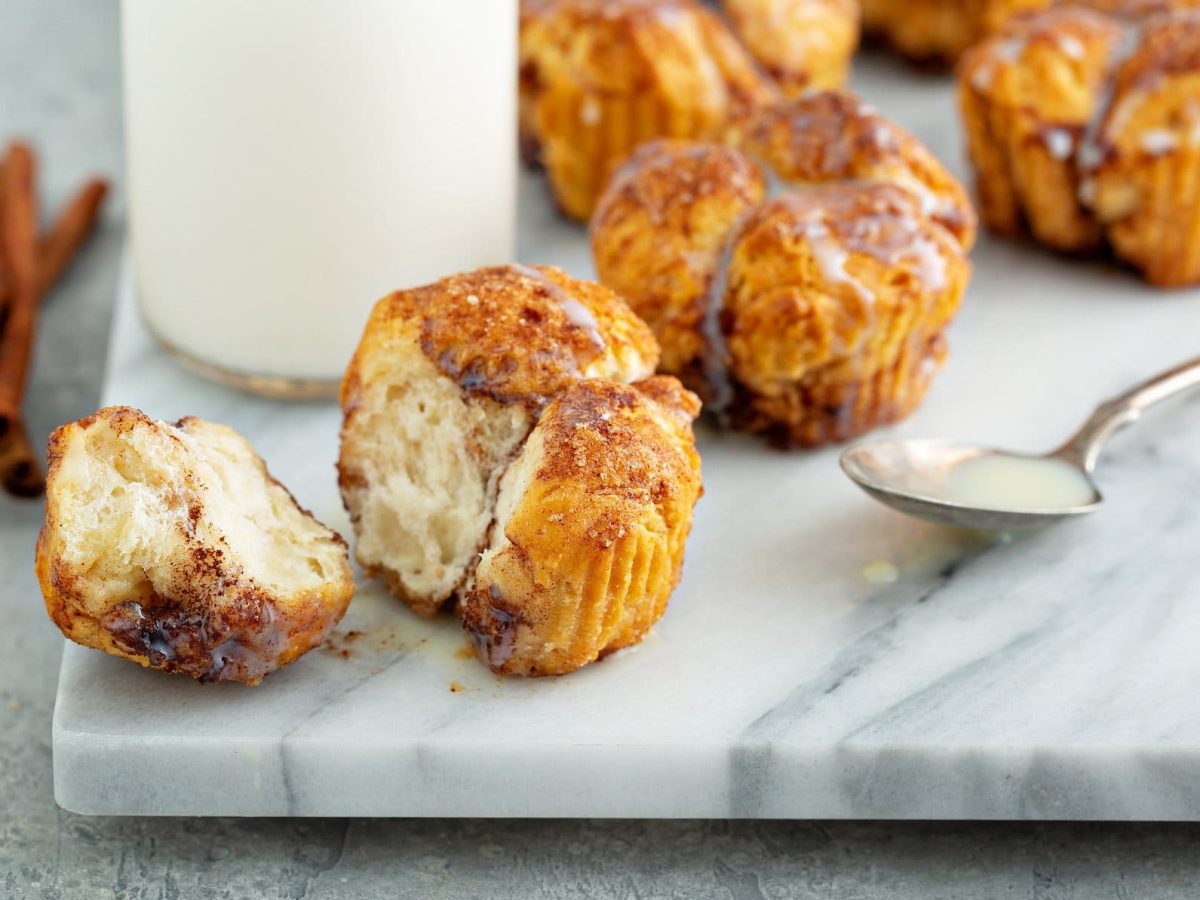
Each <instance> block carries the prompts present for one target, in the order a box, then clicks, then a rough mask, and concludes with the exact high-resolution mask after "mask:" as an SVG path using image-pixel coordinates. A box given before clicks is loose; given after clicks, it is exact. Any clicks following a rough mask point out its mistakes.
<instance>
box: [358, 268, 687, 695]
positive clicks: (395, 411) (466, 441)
mask: <svg viewBox="0 0 1200 900" xmlns="http://www.w3.org/2000/svg"><path fill="white" fill-rule="evenodd" d="M658 357H659V353H658V345H657V343H656V341H655V339H654V336H653V334H652V333H651V331H650V329H649V328H648V327H647V326H646V325H645V323H643V322H642V321H641V320H640V319H638V318H637V317H636V316H635V315H634V314H633V313H632V311H630V309H629V307H628V306H626V305H625V303H624V302H623V301H622V300H621V299H620V298H619V297H618V296H617V295H616V294H614V293H613V292H612V291H611V290H609V289H608V288H605V287H603V286H601V285H598V284H595V283H592V282H586V281H578V280H576V279H573V278H570V277H568V276H567V275H565V274H564V273H563V272H561V271H559V270H557V269H554V268H550V267H543V266H538V267H533V266H519V265H514V266H504V267H498V268H491V269H481V270H478V271H475V272H470V273H466V274H462V275H456V276H453V277H450V278H446V279H443V280H442V281H439V282H437V283H436V284H432V285H428V286H425V287H421V288H416V289H413V290H407V291H400V292H397V293H395V294H392V295H390V296H388V297H385V298H383V299H382V300H380V301H379V303H378V304H376V307H375V309H374V311H373V312H372V314H371V318H370V320H369V322H368V323H367V327H366V330H365V331H364V333H363V338H362V341H361V343H360V344H359V347H358V350H357V352H356V353H355V355H354V359H353V360H352V361H351V363H350V366H349V368H348V369H347V372H346V377H345V380H344V382H343V385H342V408H343V412H344V420H343V426H342V443H341V455H340V459H339V462H338V472H339V482H340V485H341V489H342V496H343V499H344V500H345V503H346V508H347V509H348V510H349V512H350V517H351V520H352V522H353V523H354V530H355V534H356V536H357V543H356V548H355V551H356V555H357V557H358V560H359V562H360V563H362V565H363V567H364V569H365V570H366V571H367V573H368V575H379V576H381V577H383V579H384V580H385V581H386V583H387V585H388V587H389V588H390V589H391V591H392V592H393V593H394V594H396V595H397V596H398V597H400V598H401V599H402V600H403V601H404V602H405V603H407V604H408V605H409V606H410V607H411V608H412V609H413V610H414V611H416V612H418V613H420V614H422V615H425V616H432V615H434V614H435V613H436V612H437V611H438V610H439V609H440V608H441V607H442V606H443V605H445V604H446V603H447V602H452V601H457V602H460V603H461V604H462V605H463V615H464V616H465V617H466V618H467V621H468V627H469V628H470V629H471V631H472V633H473V634H475V635H477V636H478V635H487V637H480V638H479V639H478V640H477V641H476V644H477V646H478V647H479V648H480V655H481V658H482V659H483V660H484V662H485V663H487V664H488V665H491V666H492V667H493V668H495V669H496V670H497V671H503V672H520V673H522V674H554V673H559V672H564V671H570V670H571V669H574V668H578V667H579V666H581V665H584V664H585V663H587V662H589V661H591V660H594V659H596V658H598V657H599V656H600V655H601V654H603V653H605V652H609V651H610V650H613V649H616V647H617V646H621V645H624V644H625V643H629V642H631V641H633V640H636V639H637V637H639V636H641V635H642V634H644V632H645V631H646V630H647V629H648V628H649V627H650V625H651V624H653V622H654V621H656V620H657V618H658V616H659V615H661V612H662V609H663V606H664V605H665V602H666V597H667V596H668V595H669V594H670V592H671V590H672V589H673V587H674V585H675V581H676V580H677V578H678V573H679V566H680V565H681V564H682V559H683V538H684V537H685V536H686V534H687V531H688V528H689V527H690V523H691V508H692V505H693V504H694V503H695V500H696V498H697V496H698V493H699V463H698V458H697V457H695V453H694V448H693V446H692V436H691V419H692V418H694V416H695V415H696V412H697V411H698V402H697V401H696V400H695V398H694V397H692V396H691V395H690V394H688V393H687V392H686V391H684V389H683V388H682V387H681V386H679V385H678V383H677V382H675V380H674V379H656V378H653V377H652V376H653V374H654V370H655V367H656V365H657V363H658ZM646 379H649V380H646ZM629 385H632V386H629ZM572 460H574V463H571V461H572ZM568 463H571V464H568ZM668 472H670V473H673V480H672V479H668V478H667V477H666V475H667V473H668ZM597 535H601V536H602V537H603V540H612V541H613V543H612V544H604V543H603V540H602V539H601V538H600V537H597ZM561 541H572V542H573V543H572V544H571V546H570V547H566V546H560V542H561ZM647 541H649V543H646V542H647ZM652 545H653V546H652ZM588 559H591V561H592V562H593V563H595V564H596V565H604V566H608V567H609V568H611V569H612V573H613V574H612V577H611V579H609V580H607V581H597V580H595V579H593V580H590V581H587V580H581V579H583V575H584V574H586V573H587V572H592V574H594V575H595V574H596V572H598V571H599V570H595V571H593V570H590V569H586V566H585V563H587V561H588ZM651 562H653V568H652V570H648V569H644V568H638V567H639V566H644V565H650V563H651ZM622 567H624V568H622ZM605 571H608V570H607V569H606V570H605ZM622 572H624V573H625V574H626V575H628V574H629V573H631V572H632V573H634V574H635V575H637V576H638V577H637V579H635V580H634V581H633V582H629V581H622V580H621V578H622V577H623V576H622V575H621V573H622ZM647 573H649V574H647ZM643 576H646V577H643ZM596 577H597V578H598V577H599V576H598V575H596ZM631 577H632V576H631ZM481 584H484V585H485V586H484V587H480V585H481ZM527 606H528V608H526V607H527ZM535 607H536V608H535ZM489 609H494V610H495V612H494V614H493V612H489ZM571 616H577V617H578V619H579V623H580V626H579V629H578V630H577V631H576V632H574V637H572V638H570V639H569V640H568V639H567V636H565V635H564V634H560V633H559V629H561V628H566V627H567V625H566V623H567V622H568V621H570V619H571ZM505 617H507V618H505ZM597 623H600V624H597ZM601 625H603V627H601ZM501 632H503V634H501ZM518 634H519V635H520V637H518ZM514 640H515V641H516V643H515V644H513V645H512V646H510V644H511V643H512V641H514ZM497 648H507V649H497Z"/></svg>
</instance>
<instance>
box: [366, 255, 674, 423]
mask: <svg viewBox="0 0 1200 900" xmlns="http://www.w3.org/2000/svg"><path fill="white" fill-rule="evenodd" d="M404 338H408V339H409V340H415V341H416V343H417V344H418V345H419V347H420V350H421V352H422V353H424V355H425V356H426V357H427V358H428V359H429V361H430V362H432V363H433V364H434V365H435V366H436V367H437V368H438V369H439V370H440V371H441V373H442V374H443V375H445V376H446V377H448V378H450V379H452V380H453V381H455V382H457V384H458V385H459V386H460V387H461V388H462V390H464V391H465V392H467V393H469V394H474V395H478V396H485V397H490V398H491V399H493V400H496V401H498V402H500V403H506V404H507V403H518V404H521V405H524V406H527V407H529V408H530V409H534V410H536V409H540V408H541V407H543V406H545V405H546V404H547V403H548V402H549V401H550V400H551V399H552V398H553V397H554V396H555V395H556V394H558V393H561V392H562V391H563V390H565V389H566V388H567V387H568V386H569V385H571V384H573V383H574V382H576V381H578V380H579V379H580V378H611V379H613V380H617V381H629V380H633V379H636V378H639V377H644V376H646V375H648V374H650V373H651V372H653V371H654V369H655V367H656V365H657V363H658V356H659V351H658V344H657V342H656V340H655V338H654V335H653V333H652V332H651V331H650V329H649V327H647V325H646V324H645V323H644V322H642V321H641V320H640V319H639V318H638V317H637V316H635V315H634V314H633V312H632V311H631V310H630V309H629V307H628V306H627V305H626V304H625V303H624V301H622V300H621V298H620V297H618V296H617V295H616V294H615V293H614V292H613V291H611V290H609V289H608V288H606V287H604V286H603V285H599V284H596V283H595V282H591V281H582V280H578V279H574V278H571V277H570V276H568V275H567V274H566V273H564V272H563V271H561V270H560V269H557V268H554V267H553V266H523V265H509V266H498V267H494V268H485V269H479V270H476V271H474V272H468V273H465V274H461V275H454V276H451V277H449V278H444V279H442V280H441V281H438V282H435V283H434V284H430V285H426V286H424V287H419V288H413V289H411V290H405V291H397V292H396V293H394V294H390V295H388V296H387V297H384V298H383V299H382V300H380V301H379V302H378V303H377V304H376V306H375V309H374V310H373V311H372V313H371V317H370V320H369V321H368V323H367V327H366V331H365V332H364V339H363V342H362V343H361V344H360V346H359V348H358V351H357V352H356V353H355V357H354V359H353V360H352V361H351V364H350V366H349V368H348V369H347V375H346V379H345V381H344V382H343V384H342V406H343V408H345V409H351V408H352V407H353V406H354V404H355V400H356V397H357V396H358V395H360V394H361V391H362V386H363V384H364V382H370V381H371V380H372V379H373V377H374V373H373V371H372V367H373V366H375V365H377V364H378V365H384V364H386V363H387V360H388V357H389V351H388V345H390V344H392V343H393V342H396V341H398V340H403V339H404Z"/></svg>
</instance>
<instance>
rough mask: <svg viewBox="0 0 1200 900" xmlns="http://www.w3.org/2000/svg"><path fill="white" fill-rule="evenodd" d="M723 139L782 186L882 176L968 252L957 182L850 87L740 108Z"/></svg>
mask: <svg viewBox="0 0 1200 900" xmlns="http://www.w3.org/2000/svg"><path fill="white" fill-rule="evenodd" d="M724 140H725V141H726V142H727V143H728V144H730V145H732V146H734V147H738V148H739V149H741V150H742V151H743V152H745V153H747V154H749V155H750V156H751V157H753V158H754V159H755V160H757V161H758V162H760V163H761V164H763V165H765V166H766V167H767V168H768V169H769V170H771V171H772V172H774V173H775V175H776V177H778V178H779V179H780V180H781V181H783V182H784V183H785V184H787V185H789V186H794V187H799V186H807V185H814V184H827V183H830V182H835V181H848V180H862V181H886V182H890V183H892V184H896V185H899V186H901V187H903V188H904V189H906V190H908V191H909V192H910V193H912V194H913V195H914V196H915V197H916V198H917V199H918V201H919V202H920V203H921V206H922V209H923V210H924V212H925V213H926V214H928V215H930V216H932V217H933V218H934V219H935V220H936V221H938V222H939V223H940V224H942V225H943V226H945V227H946V228H947V229H949V230H950V231H951V232H952V233H954V235H955V236H956V237H957V238H958V239H959V241H960V242H961V243H962V245H963V247H964V248H966V249H970V247H971V245H972V244H973V243H974V240H975V232H976V218H975V211H974V209H973V208H972V206H971V202H970V200H969V199H968V197H967V193H966V190H965V189H964V188H963V186H962V185H961V184H960V183H959V182H958V181H957V180H956V179H955V178H954V177H953V176H952V175H950V173H948V172H947V171H946V170H945V168H944V167H943V166H942V164H941V163H940V162H939V161H938V160H937V158H936V157H935V156H934V155H933V154H932V153H930V152H929V150H928V149H927V148H926V147H925V145H924V144H922V143H921V142H920V141H918V140H917V139H916V138H915V137H914V136H913V135H912V134H910V133H909V132H908V131H906V130H905V129H903V128H901V127H900V126H899V125H897V124H896V123H895V122H892V121H891V120H890V119H887V118H885V117H884V116H881V115H880V114H879V113H878V112H877V111H876V110H875V109H874V108H873V107H872V106H870V105H869V104H867V103H864V102H863V101H862V100H861V99H860V98H859V97H857V96H856V95H854V94H852V93H850V92H849V91H822V92H813V93H809V94H806V95H804V96H802V97H797V98H795V99H792V100H788V101H785V102H782V103H776V104H772V105H770V106H765V107H761V108H759V109H755V110H750V111H746V112H744V113H742V114H740V115H739V116H737V117H735V118H734V119H733V120H732V121H731V122H730V124H729V125H728V127H727V128H726V130H725V134H724Z"/></svg>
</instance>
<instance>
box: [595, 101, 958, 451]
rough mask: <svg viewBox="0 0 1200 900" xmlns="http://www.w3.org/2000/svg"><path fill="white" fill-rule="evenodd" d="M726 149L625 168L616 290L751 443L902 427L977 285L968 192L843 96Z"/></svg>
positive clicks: (599, 247) (751, 131)
mask: <svg viewBox="0 0 1200 900" xmlns="http://www.w3.org/2000/svg"><path fill="white" fill-rule="evenodd" d="M725 139H726V140H727V141H728V145H721V144H700V143H690V142H683V141H657V142H653V143H650V144H647V145H645V146H644V147H641V148H639V149H638V150H637V151H635V152H634V153H633V154H632V155H631V157H630V158H629V159H628V160H627V161H626V162H625V163H624V164H623V165H622V166H621V167H620V168H619V169H618V170H617V171H616V173H615V174H614V176H613V178H612V181H611V182H610V184H609V185H608V188H607V189H606V191H605V194H604V196H603V198H602V200H601V202H600V205H599V207H598V209H597V212H596V216H595V218H594V220H593V223H592V249H593V254H594V257H595V261H596V267H597V270H598V272H599V273H600V277H601V280H602V281H603V282H604V283H605V284H608V285H610V286H611V287H613V288H614V289H615V290H617V291H618V292H620V293H621V294H622V295H623V296H624V297H625V298H626V299H627V300H628V301H629V303H630V304H631V305H632V306H633V308H634V310H635V311H636V312H637V313H638V314H639V315H641V316H642V317H643V318H645V319H646V321H647V322H649V323H650V325H651V327H652V328H654V330H655V333H656V334H657V335H658V337H659V340H660V342H661V344H662V347H663V358H662V366H661V369H662V371H665V372H670V373H674V374H677V375H679V376H680V378H681V379H682V380H683V381H684V383H685V384H687V385H688V386H689V387H690V388H692V389H693V390H695V391H696V392H697V393H699V394H700V396H701V397H702V398H703V399H704V403H705V407H706V408H707V409H709V410H710V411H711V412H714V413H717V414H718V416H720V417H721V418H723V419H725V420H727V421H728V422H729V424H731V425H732V426H733V427H735V428H740V429H744V430H748V431H752V432H759V433H763V434H766V435H767V436H769V437H770V438H771V439H772V441H773V442H775V443H776V444H779V445H782V446H786V447H814V446H819V445H821V444H825V443H829V442H833V441H844V440H848V439H850V438H853V437H855V436H857V435H860V434H862V433H864V432H866V431H868V430H870V429H872V428H875V427H877V426H880V425H883V424H886V423H888V422H893V421H896V420H898V419H900V418H903V417H904V416H906V415H907V414H909V413H910V412H911V411H912V410H913V409H915V408H916V406H917V405H918V404H919V403H920V401H921V399H922V398H923V397H924V394H925V392H926V390H927V388H928V386H929V384H930V382H931V380H932V378H933V376H934V374H935V373H936V372H937V370H938V369H939V368H940V366H941V364H942V362H943V360H944V358H945V355H946V343H945V337H944V331H945V329H946V326H947V325H948V324H949V323H950V321H951V319H952V318H953V316H954V314H955V312H956V311H957V309H958V306H959V303H960V301H961V298H962V294H963V292H964V290H965V288H966V284H967V280H968V278H969V273H970V264H969V263H968V262H967V259H966V254H967V250H968V249H969V247H970V245H971V242H972V241H973V239H974V234H975V219H974V213H973V210H972V209H971V206H970V203H969V201H968V200H967V197H966V194H965V192H964V191H963V189H962V186H961V185H959V184H958V183H957V182H956V181H954V179H953V178H952V177H951V176H950V175H948V174H947V173H946V171H945V170H944V169H943V168H942V167H941V165H940V164H939V163H938V162H937V160H936V159H935V158H934V157H933V156H932V155H931V154H930V153H929V152H928V151H927V150H926V149H925V148H924V147H923V146H922V145H921V144H920V143H919V142H918V141H917V140H916V139H915V138H913V137H912V136H911V135H910V134H908V133H907V132H905V131H904V130H903V129H901V128H900V127H899V126H897V125H895V124H893V123H892V122H889V121H888V120H886V119H884V118H883V117H881V116H879V115H878V114H877V113H875V112H874V110H872V109H870V108H869V107H868V106H866V105H865V104H863V103H861V102H860V101H859V100H858V99H857V98H855V97H854V96H853V95H851V94H848V93H844V92H822V93H812V94H808V95H805V96H803V97H800V98H796V99H794V100H790V101H787V102H786V103H783V104H781V105H778V106H775V107H772V108H769V109H765V110H761V111H758V112H755V113H751V114H747V115H746V116H744V117H742V118H739V119H738V120H737V121H735V122H734V123H733V124H732V125H731V126H730V127H729V128H728V129H727V131H726V133H725ZM764 170H770V171H771V172H772V173H773V178H774V179H776V180H777V181H778V182H779V183H780V184H781V188H780V190H779V191H777V192H776V193H775V195H774V196H770V195H769V192H768V180H767V177H766V176H765V175H764Z"/></svg>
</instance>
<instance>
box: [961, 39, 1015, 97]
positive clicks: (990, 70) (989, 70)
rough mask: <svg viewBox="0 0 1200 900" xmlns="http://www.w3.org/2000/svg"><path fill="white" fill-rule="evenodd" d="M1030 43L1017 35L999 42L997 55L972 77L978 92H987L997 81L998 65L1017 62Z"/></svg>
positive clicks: (980, 67) (984, 63) (987, 60)
mask: <svg viewBox="0 0 1200 900" xmlns="http://www.w3.org/2000/svg"><path fill="white" fill-rule="evenodd" d="M1028 42H1029V38H1028V37H1027V36H1025V35H1016V36H1013V37H1008V38H1004V39H1003V40H1001V41H998V42H997V43H996V51H995V53H993V54H992V55H991V56H989V57H987V58H986V59H985V60H984V61H983V63H982V64H981V65H980V66H979V68H977V69H976V70H975V74H974V75H972V76H971V86H972V87H974V88H975V90H977V91H986V90H987V89H988V88H990V87H991V86H992V82H993V81H995V80H996V69H997V64H998V63H1000V62H1006V63H1013V62H1016V61H1017V60H1018V59H1019V58H1020V57H1021V54H1022V53H1024V52H1025V47H1026V45H1027V44H1028Z"/></svg>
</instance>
